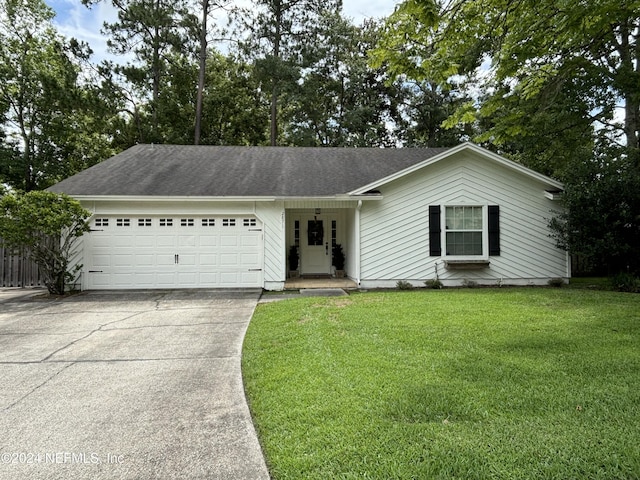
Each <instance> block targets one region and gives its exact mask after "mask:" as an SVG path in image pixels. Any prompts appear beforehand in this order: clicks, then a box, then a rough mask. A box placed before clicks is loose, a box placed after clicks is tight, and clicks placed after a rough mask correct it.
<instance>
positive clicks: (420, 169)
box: [50, 143, 570, 290]
mask: <svg viewBox="0 0 640 480" xmlns="http://www.w3.org/2000/svg"><path fill="white" fill-rule="evenodd" d="M562 188H563V186H562V184H561V183H559V182H557V181H555V180H553V179H551V178H549V177H546V176H544V175H541V174H539V173H536V172H534V171H532V170H530V169H528V168H525V167H523V166H522V165H519V164H517V163H514V162H512V161H510V160H508V159H505V158H503V157H501V156H499V155H496V154H494V153H492V152H490V151H488V150H485V149H483V148H480V147H478V146H477V145H474V144H471V143H464V144H461V145H459V146H457V147H454V148H446V149H445V148H425V149H418V148H415V149H414V148H399V149H379V148H299V147H292V148H289V147H232V146H229V147H224V146H182V145H181V146H178V145H136V146H134V147H132V148H130V149H128V150H126V151H124V152H122V153H120V154H118V155H116V156H114V157H112V158H110V159H108V160H105V161H104V162H102V163H100V164H98V165H95V166H93V167H91V168H88V169H87V170H85V171H83V172H81V173H79V174H77V175H74V176H72V177H70V178H67V179H65V180H63V181H62V182H60V183H58V184H56V185H54V186H53V187H51V188H50V190H51V191H54V192H64V193H66V194H68V195H70V196H72V197H75V198H76V199H78V200H79V201H80V202H81V203H82V204H83V205H84V207H85V208H87V209H88V210H90V211H91V212H92V213H93V216H92V217H91V219H90V222H91V228H92V230H91V232H90V233H88V234H86V235H85V236H84V237H82V239H81V240H82V245H81V248H80V250H79V257H80V258H79V259H78V261H79V262H80V263H82V265H83V268H82V273H81V277H80V283H81V288H82V289H134V288H224V287H234V288H237V287H259V288H264V289H267V290H280V289H283V288H284V285H285V281H286V279H287V277H288V275H289V269H290V266H289V265H288V262H287V257H288V252H289V250H290V248H291V247H292V246H295V247H297V249H298V252H299V265H298V267H297V270H296V272H297V273H298V274H300V275H302V276H305V275H313V276H317V275H333V274H334V273H335V268H334V267H333V266H332V263H333V261H332V250H333V249H332V247H333V245H335V244H340V245H341V246H342V248H343V251H344V253H345V257H346V264H345V267H344V270H345V271H346V275H347V277H349V278H350V279H352V280H353V281H354V282H355V283H356V284H357V285H358V286H360V287H361V288H376V287H394V286H396V283H397V282H398V281H399V280H404V281H408V282H410V283H412V284H414V285H416V286H422V285H423V282H424V281H425V280H428V279H435V278H438V279H439V280H440V281H442V282H443V284H444V285H449V286H455V285H461V284H462V283H463V282H464V281H465V280H466V281H475V282H477V283H478V284H490V285H497V284H504V285H544V284H546V283H547V282H548V281H549V280H550V279H555V278H562V279H564V280H568V278H569V277H570V262H569V257H568V255H567V253H566V252H565V251H563V250H561V249H558V248H557V247H556V245H555V243H554V240H553V239H552V238H551V237H550V231H549V228H548V222H549V219H550V218H551V217H552V216H553V215H554V214H555V213H556V212H557V211H558V210H559V209H560V208H561V207H560V205H559V203H558V202H557V200H558V199H559V196H560V194H561V192H562Z"/></svg>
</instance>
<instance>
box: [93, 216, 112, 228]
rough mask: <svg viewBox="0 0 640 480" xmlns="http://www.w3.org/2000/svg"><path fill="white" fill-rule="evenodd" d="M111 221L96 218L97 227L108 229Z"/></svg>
mask: <svg viewBox="0 0 640 480" xmlns="http://www.w3.org/2000/svg"><path fill="white" fill-rule="evenodd" d="M108 226H109V219H108V218H96V227H108Z"/></svg>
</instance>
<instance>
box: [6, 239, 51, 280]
mask: <svg viewBox="0 0 640 480" xmlns="http://www.w3.org/2000/svg"><path fill="white" fill-rule="evenodd" d="M0 286H2V287H42V286H44V284H43V283H42V279H41V278H40V271H39V270H38V266H37V265H36V264H35V263H33V262H31V261H30V260H28V259H26V258H25V257H24V256H23V255H12V254H11V252H9V251H7V250H6V249H4V248H3V247H1V246H0Z"/></svg>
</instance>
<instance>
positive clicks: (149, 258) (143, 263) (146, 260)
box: [136, 253, 156, 267]
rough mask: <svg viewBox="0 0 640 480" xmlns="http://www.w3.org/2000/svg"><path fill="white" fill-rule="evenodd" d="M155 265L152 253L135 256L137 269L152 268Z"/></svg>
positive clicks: (154, 257)
mask: <svg viewBox="0 0 640 480" xmlns="http://www.w3.org/2000/svg"><path fill="white" fill-rule="evenodd" d="M155 264H156V256H155V255H153V254H152V253H149V254H138V255H136V265H137V266H138V267H153V266H154V265H155Z"/></svg>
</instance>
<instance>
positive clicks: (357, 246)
mask: <svg viewBox="0 0 640 480" xmlns="http://www.w3.org/2000/svg"><path fill="white" fill-rule="evenodd" d="M361 208H362V200H358V205H357V206H356V218H355V227H356V238H355V240H356V242H355V243H356V265H355V267H356V275H355V276H356V278H355V280H356V283H357V284H358V287H360V209H361Z"/></svg>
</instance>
